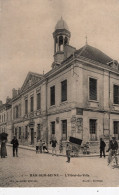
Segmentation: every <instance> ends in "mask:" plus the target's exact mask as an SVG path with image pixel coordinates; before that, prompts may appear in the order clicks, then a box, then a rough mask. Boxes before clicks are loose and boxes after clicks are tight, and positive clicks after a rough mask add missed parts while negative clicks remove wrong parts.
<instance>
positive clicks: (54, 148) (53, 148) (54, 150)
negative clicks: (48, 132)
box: [50, 137, 57, 156]
mask: <svg viewBox="0 0 119 195" xmlns="http://www.w3.org/2000/svg"><path fill="white" fill-rule="evenodd" d="M50 144H52V156H53V155H54V152H55V155H56V145H57V140H56V138H55V137H54V138H52V140H51V141H50Z"/></svg>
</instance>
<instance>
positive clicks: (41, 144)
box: [1, 136, 118, 165]
mask: <svg viewBox="0 0 119 195" xmlns="http://www.w3.org/2000/svg"><path fill="white" fill-rule="evenodd" d="M6 142H7V140H2V141H1V158H5V157H6V156H7V149H6ZM11 144H12V145H13V157H15V156H16V157H18V146H19V142H18V140H17V138H16V136H14V138H13V139H12V141H11ZM50 144H51V146H52V155H54V154H55V155H56V146H57V140H56V138H55V137H54V138H52V140H51V141H50ZM105 147H106V143H105V142H104V140H103V139H102V138H100V158H102V156H104V158H105ZM42 151H43V152H47V153H48V152H49V151H48V148H47V144H46V142H45V141H42V140H38V142H37V143H36V153H42ZM59 151H60V153H62V151H63V143H62V140H60V142H59ZM71 151H72V147H71V144H70V142H69V141H68V142H67V143H66V156H67V161H66V162H68V163H70V157H71ZM117 151H118V143H117V141H116V138H115V137H112V140H110V141H109V147H108V150H107V151H106V152H109V155H108V165H109V164H110V163H111V162H112V159H113V158H114V159H115V162H116V164H117V165H118V158H117Z"/></svg>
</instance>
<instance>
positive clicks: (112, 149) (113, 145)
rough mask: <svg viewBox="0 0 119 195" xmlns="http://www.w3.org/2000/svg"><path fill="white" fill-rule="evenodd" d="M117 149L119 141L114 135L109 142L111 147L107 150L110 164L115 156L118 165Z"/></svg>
mask: <svg viewBox="0 0 119 195" xmlns="http://www.w3.org/2000/svg"><path fill="white" fill-rule="evenodd" d="M117 150H118V143H117V141H116V137H112V140H110V142H109V148H108V150H107V152H109V155H108V165H109V164H110V163H111V161H112V157H114V159H115V162H116V165H118V158H117Z"/></svg>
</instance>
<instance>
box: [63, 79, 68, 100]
mask: <svg viewBox="0 0 119 195" xmlns="http://www.w3.org/2000/svg"><path fill="white" fill-rule="evenodd" d="M64 82H66V94H65V98H64V97H63V93H64V92H63V83H64ZM67 83H68V82H67V79H65V80H63V81H61V102H66V101H67V97H68V87H67V86H68V85H67Z"/></svg>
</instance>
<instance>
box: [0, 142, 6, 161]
mask: <svg viewBox="0 0 119 195" xmlns="http://www.w3.org/2000/svg"><path fill="white" fill-rule="evenodd" d="M6 156H7V149H6V140H2V141H1V158H5V157H6Z"/></svg>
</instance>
